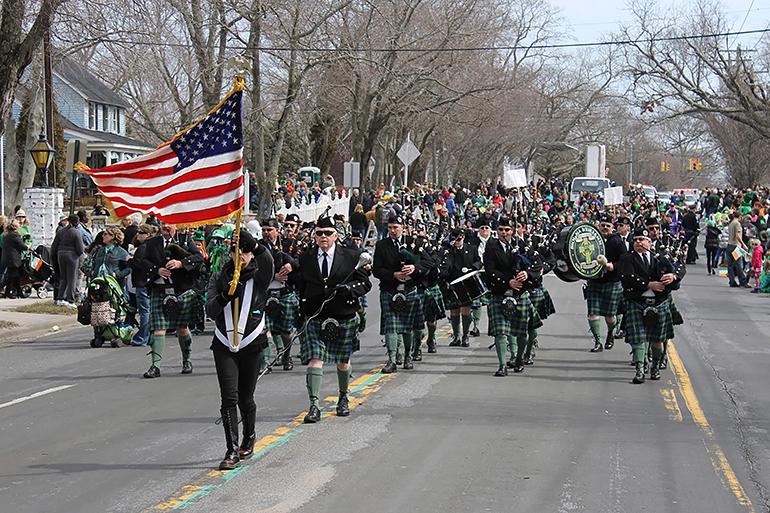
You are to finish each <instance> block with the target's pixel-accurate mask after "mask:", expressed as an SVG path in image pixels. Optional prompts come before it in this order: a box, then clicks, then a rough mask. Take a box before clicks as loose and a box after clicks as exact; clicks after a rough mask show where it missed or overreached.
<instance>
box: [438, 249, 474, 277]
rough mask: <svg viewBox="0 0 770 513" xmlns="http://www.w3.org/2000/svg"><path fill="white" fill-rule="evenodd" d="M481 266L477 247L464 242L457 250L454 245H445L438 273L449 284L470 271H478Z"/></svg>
mask: <svg viewBox="0 0 770 513" xmlns="http://www.w3.org/2000/svg"><path fill="white" fill-rule="evenodd" d="M481 265H482V264H481V257H479V248H478V246H474V245H473V244H468V243H467V242H466V243H465V244H463V247H462V248H461V249H458V248H457V247H456V246H455V245H454V244H451V243H446V244H445V246H444V249H443V259H442V262H441V264H440V266H439V271H440V273H441V276H442V278H444V279H446V280H447V281H448V282H451V281H453V280H456V279H457V278H460V277H462V276H463V275H465V274H467V273H469V272H470V271H478V270H479V269H481ZM463 269H467V270H465V271H464V270H463Z"/></svg>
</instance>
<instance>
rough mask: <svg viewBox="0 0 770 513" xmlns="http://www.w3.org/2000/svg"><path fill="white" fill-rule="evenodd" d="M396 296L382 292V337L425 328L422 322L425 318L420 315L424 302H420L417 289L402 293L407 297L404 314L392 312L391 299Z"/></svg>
mask: <svg viewBox="0 0 770 513" xmlns="http://www.w3.org/2000/svg"><path fill="white" fill-rule="evenodd" d="M396 294H397V293H393V294H391V293H390V292H385V291H380V335H387V334H388V333H411V332H413V331H414V330H419V329H422V327H423V324H422V322H421V318H422V317H423V316H422V315H421V314H420V308H421V306H422V301H420V293H419V291H418V290H417V287H415V288H413V289H412V290H410V291H408V292H403V293H402V294H404V295H405V296H406V308H404V311H403V312H398V313H397V312H394V311H392V310H391V306H390V299H391V298H392V297H393V296H394V295H396Z"/></svg>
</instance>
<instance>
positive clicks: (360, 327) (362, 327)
mask: <svg viewBox="0 0 770 513" xmlns="http://www.w3.org/2000/svg"><path fill="white" fill-rule="evenodd" d="M365 329H366V317H359V318H358V332H359V333H363V332H364V330H365Z"/></svg>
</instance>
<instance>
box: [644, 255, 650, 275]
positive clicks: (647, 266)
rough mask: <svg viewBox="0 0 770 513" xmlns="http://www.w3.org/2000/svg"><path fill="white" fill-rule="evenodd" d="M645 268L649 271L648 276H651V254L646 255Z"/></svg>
mask: <svg viewBox="0 0 770 513" xmlns="http://www.w3.org/2000/svg"><path fill="white" fill-rule="evenodd" d="M644 267H645V268H646V269H647V274H649V273H650V271H651V269H650V254H649V253H645V254H644Z"/></svg>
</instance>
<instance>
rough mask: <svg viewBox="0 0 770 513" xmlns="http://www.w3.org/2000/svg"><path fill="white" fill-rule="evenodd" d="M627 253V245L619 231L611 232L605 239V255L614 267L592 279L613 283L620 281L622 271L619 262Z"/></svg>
mask: <svg viewBox="0 0 770 513" xmlns="http://www.w3.org/2000/svg"><path fill="white" fill-rule="evenodd" d="M625 253H627V251H626V245H625V244H623V239H621V238H620V235H618V234H617V233H613V234H610V236H609V237H607V238H606V239H604V256H605V257H607V261H608V262H612V265H613V266H614V269H613V270H612V271H606V272H605V273H604V274H602V275H601V276H599V277H598V278H594V279H592V280H591V281H595V282H598V283H612V282H616V281H620V272H618V262H619V261H620V257H621V256H622V255H624V254H625Z"/></svg>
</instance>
